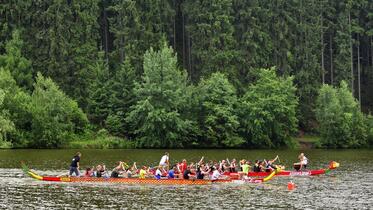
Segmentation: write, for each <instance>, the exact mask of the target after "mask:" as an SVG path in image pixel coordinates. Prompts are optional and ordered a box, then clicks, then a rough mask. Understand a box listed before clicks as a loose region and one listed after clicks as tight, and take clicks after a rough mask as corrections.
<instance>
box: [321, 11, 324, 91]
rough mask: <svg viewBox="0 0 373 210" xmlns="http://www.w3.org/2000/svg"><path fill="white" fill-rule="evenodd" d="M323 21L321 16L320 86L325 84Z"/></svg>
mask: <svg viewBox="0 0 373 210" xmlns="http://www.w3.org/2000/svg"><path fill="white" fill-rule="evenodd" d="M322 21H323V19H322V15H321V37H320V38H321V77H322V84H325V67H324V34H323V30H322V26H323V22H322Z"/></svg>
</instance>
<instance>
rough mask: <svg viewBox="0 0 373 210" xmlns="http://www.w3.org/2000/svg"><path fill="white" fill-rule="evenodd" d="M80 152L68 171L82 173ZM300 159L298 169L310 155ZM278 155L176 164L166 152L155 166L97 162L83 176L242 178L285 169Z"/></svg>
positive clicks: (301, 156) (76, 174) (305, 162)
mask: <svg viewBox="0 0 373 210" xmlns="http://www.w3.org/2000/svg"><path fill="white" fill-rule="evenodd" d="M80 158H81V153H80V152H78V153H77V154H76V155H75V156H74V157H73V159H72V162H71V165H70V171H69V175H70V176H72V175H73V174H75V176H81V174H80V171H79V168H80V165H79V162H80ZM298 158H299V162H298V163H294V168H295V169H296V170H302V169H305V168H306V166H307V163H308V159H307V158H306V157H305V156H304V154H303V153H301V154H300V155H299V156H298ZM278 160H279V157H278V156H276V157H275V158H274V159H272V160H256V161H255V162H251V161H249V160H245V159H242V160H240V161H237V160H236V159H232V160H229V159H228V158H227V159H225V160H221V161H219V162H217V161H205V158H204V157H202V158H201V159H200V161H198V162H197V163H194V162H192V163H189V164H188V163H187V160H186V159H183V160H182V161H181V162H179V163H176V164H174V165H170V158H169V154H168V153H167V152H166V153H165V154H164V155H163V156H162V158H161V160H160V162H159V165H158V166H156V167H148V166H141V167H140V168H138V167H137V165H136V162H134V163H133V164H132V165H128V164H127V163H125V162H122V161H119V162H118V163H117V166H116V167H115V168H114V169H113V170H111V171H108V170H107V168H106V166H105V165H103V164H102V165H97V166H95V167H92V168H87V169H86V170H85V173H84V175H83V176H84V177H103V178H110V177H111V178H141V179H145V178H155V179H210V180H216V179H229V178H230V174H238V175H239V177H240V178H247V177H246V176H247V174H248V173H249V171H253V172H270V171H273V170H276V169H277V168H281V169H284V166H282V165H279V164H276V161H278Z"/></svg>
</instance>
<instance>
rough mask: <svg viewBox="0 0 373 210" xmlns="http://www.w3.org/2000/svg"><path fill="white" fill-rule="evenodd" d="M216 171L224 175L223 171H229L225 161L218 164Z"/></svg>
mask: <svg viewBox="0 0 373 210" xmlns="http://www.w3.org/2000/svg"><path fill="white" fill-rule="evenodd" d="M218 170H219V172H220V173H224V172H225V171H229V170H230V168H229V165H228V163H227V161H226V160H222V161H221V162H220V164H219V169H218Z"/></svg>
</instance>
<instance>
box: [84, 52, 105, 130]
mask: <svg viewBox="0 0 373 210" xmlns="http://www.w3.org/2000/svg"><path fill="white" fill-rule="evenodd" d="M90 69H91V71H92V72H93V75H94V79H93V80H92V81H91V84H90V85H89V88H88V92H89V98H88V107H87V108H88V116H89V119H90V121H91V122H93V123H94V124H98V125H100V126H101V127H102V126H103V123H104V120H105V119H106V118H107V116H108V115H109V113H110V104H109V99H110V83H109V78H110V73H109V67H108V65H107V63H106V62H105V61H104V59H103V57H101V59H99V60H98V61H97V62H96V63H94V64H93V65H92V66H91V67H90Z"/></svg>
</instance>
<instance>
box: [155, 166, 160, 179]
mask: <svg viewBox="0 0 373 210" xmlns="http://www.w3.org/2000/svg"><path fill="white" fill-rule="evenodd" d="M161 168H162V166H158V167H157V170H156V171H155V174H154V177H155V178H156V179H161V178H162V171H161Z"/></svg>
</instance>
